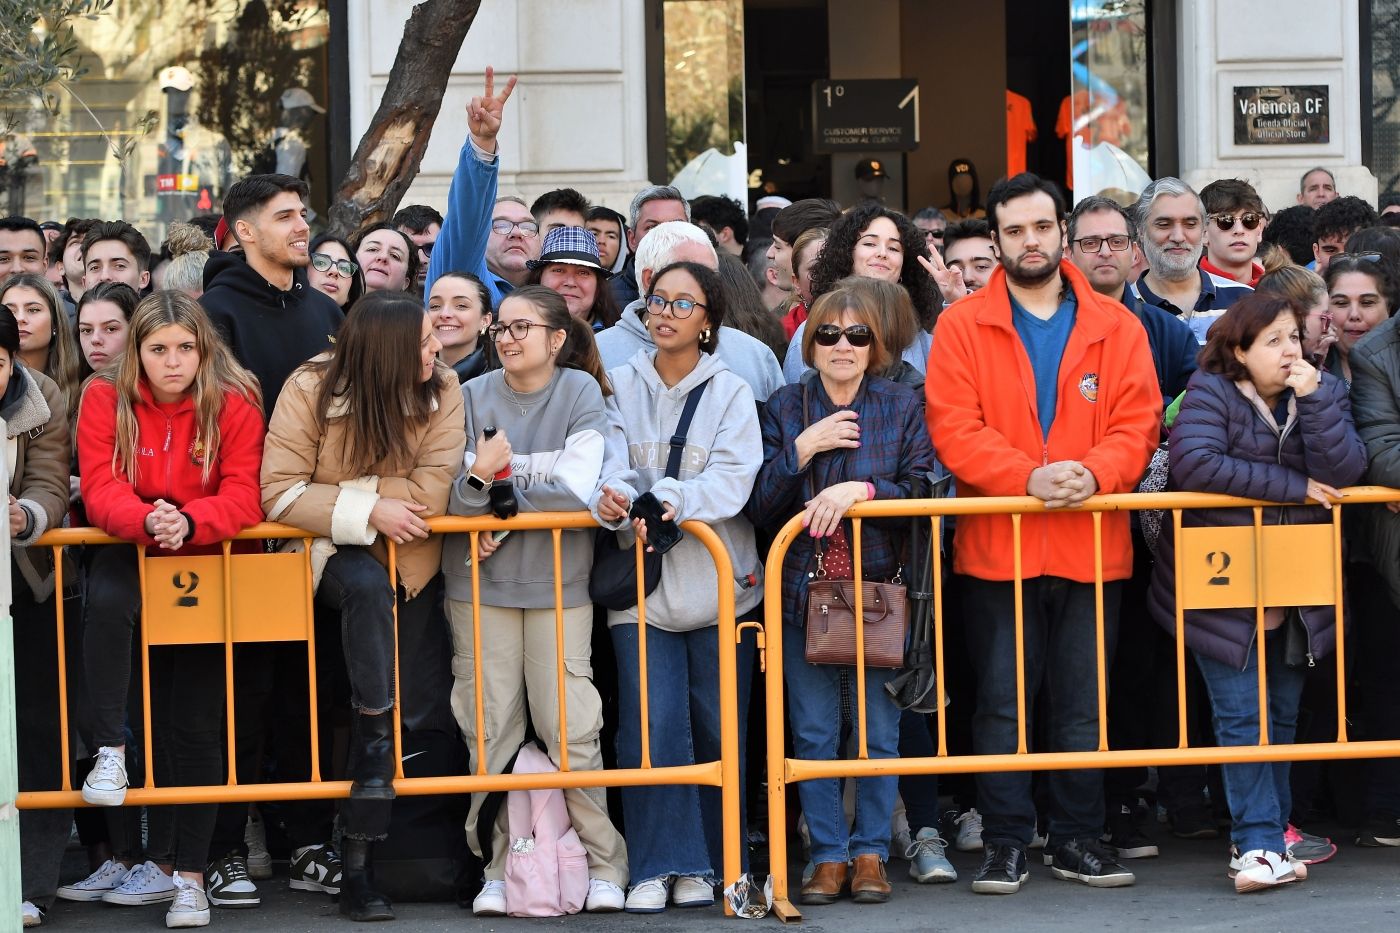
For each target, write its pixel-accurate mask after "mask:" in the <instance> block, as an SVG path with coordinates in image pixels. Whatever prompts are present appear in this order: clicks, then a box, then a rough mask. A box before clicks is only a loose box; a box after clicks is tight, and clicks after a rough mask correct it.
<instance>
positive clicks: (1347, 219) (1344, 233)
mask: <svg viewBox="0 0 1400 933" xmlns="http://www.w3.org/2000/svg"><path fill="white" fill-rule="evenodd" d="M1379 222H1380V217H1379V215H1377V214H1376V209H1375V208H1374V207H1372V206H1371V205H1369V204H1367V203H1366V202H1365V201H1363V200H1361V199H1360V198H1358V197H1354V196H1352V195H1343V196H1342V197H1340V198H1335V199H1333V200H1331V201H1328V202H1327V203H1326V204H1324V205H1322V206H1321V207H1319V208H1318V209H1317V213H1316V214H1314V215H1313V242H1315V243H1321V242H1322V241H1323V240H1325V239H1328V238H1329V237H1349V236H1351V235H1352V234H1353V233H1355V232H1356V231H1358V230H1360V229H1361V228H1362V227H1374V226H1375V225H1376V224H1378V223H1379Z"/></svg>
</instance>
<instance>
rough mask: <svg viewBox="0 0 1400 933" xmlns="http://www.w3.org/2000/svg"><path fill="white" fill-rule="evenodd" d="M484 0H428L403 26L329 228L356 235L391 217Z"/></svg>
mask: <svg viewBox="0 0 1400 933" xmlns="http://www.w3.org/2000/svg"><path fill="white" fill-rule="evenodd" d="M480 7H481V0H423V2H422V3H419V4H417V5H415V6H414V8H413V13H412V14H411V15H410V16H409V18H408V22H407V23H406V24H405V25H404V29H403V39H402V41H400V42H399V50H398V54H397V55H396V56H395V57H394V67H393V69H392V70H390V72H389V83H388V85H387V86H385V88H384V97H383V99H382V100H381V101H380V102H379V109H378V110H377V111H375V114H374V119H373V120H371V121H370V124H369V128H368V129H367V130H365V135H364V136H363V137H362V138H361V139H360V144H359V146H358V147H356V149H355V155H354V157H353V158H352V159H351V160H350V167H349V168H348V169H347V170H346V173H345V179H344V180H343V181H342V182H341V185H340V190H339V191H337V192H336V196H335V203H334V204H333V205H332V206H331V210H330V232H331V233H334V234H336V235H338V236H343V237H346V238H349V237H351V236H353V235H354V234H355V233H356V232H357V231H359V230H361V229H363V228H365V227H367V226H369V225H371V224H375V223H378V222H379V221H382V220H388V219H389V218H390V217H392V216H393V214H394V211H396V210H397V209H398V206H399V201H400V200H401V199H402V198H403V196H404V192H405V191H407V190H408V187H409V185H411V184H412V183H413V179H414V178H415V177H416V176H417V174H418V166H419V165H420V164H421V163H422V161H423V151H424V150H425V149H427V148H428V137H429V136H431V135H432V131H433V123H434V121H436V120H437V115H438V110H439V109H440V108H441V107H442V95H443V93H444V92H445V91H446V90H447V80H448V78H449V76H451V74H452V65H453V63H454V62H456V60H457V53H458V52H459V51H461V48H462V42H463V40H465V39H466V37H467V30H468V29H470V28H471V25H472V21H473V20H475V19H476V12H477V10H478V9H479V8H480Z"/></svg>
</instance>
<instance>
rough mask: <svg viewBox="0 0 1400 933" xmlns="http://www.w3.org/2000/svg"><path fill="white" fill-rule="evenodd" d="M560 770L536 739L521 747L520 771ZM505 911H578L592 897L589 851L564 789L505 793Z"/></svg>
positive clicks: (517, 913) (537, 913)
mask: <svg viewBox="0 0 1400 933" xmlns="http://www.w3.org/2000/svg"><path fill="white" fill-rule="evenodd" d="M558 770H559V769H558V768H556V767H555V766H554V762H552V761H550V760H549V756H548V755H546V754H545V753H544V752H543V751H541V750H540V749H539V747H538V746H536V745H535V744H534V743H533V742H527V743H526V744H525V745H524V746H522V747H521V749H520V753H519V754H518V755H517V756H516V759H515V768H514V771H513V773H515V774H549V773H552V772H557V771H558ZM506 807H507V810H508V815H509V822H508V831H509V832H510V840H509V845H508V846H507V849H506V871H505V874H506V913H508V914H510V916H512V917H558V916H560V915H562V914H576V913H578V912H579V911H580V910H582V909H583V902H584V901H585V900H586V899H587V898H588V852H587V851H586V850H585V849H584V848H583V843H581V842H579V839H578V833H576V832H574V826H573V823H571V822H570V821H569V809H568V807H567V806H566V804H565V803H564V792H563V791H562V790H559V789H558V788H554V789H552V790H513V791H511V792H510V793H508V794H507V795H506Z"/></svg>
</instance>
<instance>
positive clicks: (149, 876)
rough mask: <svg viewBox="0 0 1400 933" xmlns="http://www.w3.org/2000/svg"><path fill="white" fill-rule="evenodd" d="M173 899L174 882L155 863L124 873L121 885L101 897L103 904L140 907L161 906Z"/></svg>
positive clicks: (145, 863)
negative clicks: (147, 905)
mask: <svg viewBox="0 0 1400 933" xmlns="http://www.w3.org/2000/svg"><path fill="white" fill-rule="evenodd" d="M174 897H175V882H174V881H172V880H171V879H170V876H169V875H167V874H166V873H165V872H163V871H161V870H160V869H159V868H157V867H156V863H155V862H150V861H147V862H142V863H141V864H140V865H137V866H136V867H135V868H133V869H132V870H131V871H129V872H127V873H126V877H125V878H123V879H122V881H121V884H119V885H117V886H116V887H115V888H113V889H112V890H111V891H108V892H107V893H106V894H104V895H102V903H104V904H121V905H123V906H126V907H140V906H141V905H142V904H161V903H164V902H165V901H168V900H172V899H174Z"/></svg>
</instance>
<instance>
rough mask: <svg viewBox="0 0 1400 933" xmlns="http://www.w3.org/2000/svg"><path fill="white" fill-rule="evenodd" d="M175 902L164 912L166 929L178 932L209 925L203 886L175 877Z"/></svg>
mask: <svg viewBox="0 0 1400 933" xmlns="http://www.w3.org/2000/svg"><path fill="white" fill-rule="evenodd" d="M172 880H173V881H174V882H175V900H174V901H172V902H171V904H170V909H169V910H167V911H166V912H165V926H166V928H167V929H171V930H180V929H184V928H186V927H207V926H208V925H209V898H208V897H207V896H206V895H205V893H204V886H203V885H201V884H199V883H198V882H195V881H190V880H188V879H186V878H185V877H184V876H183V875H179V874H177V875H175V877H174V878H173V879H172Z"/></svg>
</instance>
